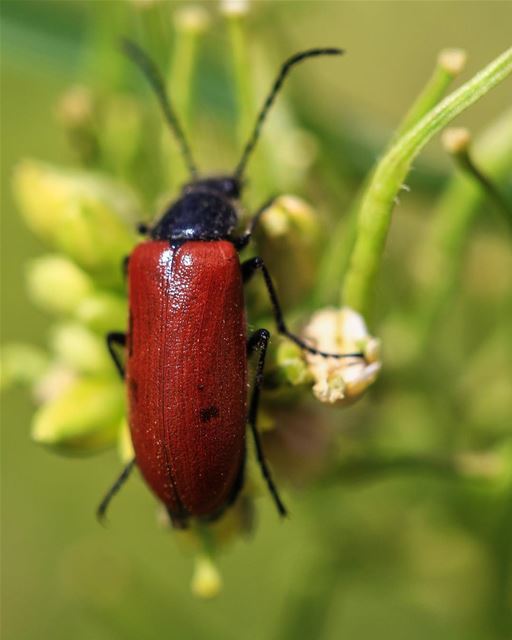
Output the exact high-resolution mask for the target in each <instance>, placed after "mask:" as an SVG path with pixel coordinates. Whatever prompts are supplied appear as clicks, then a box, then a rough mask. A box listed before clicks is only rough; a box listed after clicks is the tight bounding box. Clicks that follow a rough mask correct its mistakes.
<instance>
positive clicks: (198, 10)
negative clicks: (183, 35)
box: [174, 5, 211, 34]
mask: <svg viewBox="0 0 512 640" xmlns="http://www.w3.org/2000/svg"><path fill="white" fill-rule="evenodd" d="M210 22H211V20H210V14H209V13H208V11H207V10H206V9H205V8H204V7H202V6H201V5H188V6H187V5H185V6H183V7H180V8H178V9H177V10H176V11H175V12H174V26H175V27H176V29H177V30H178V31H187V32H189V33H194V34H200V33H203V32H204V31H206V29H208V27H209V26H210Z"/></svg>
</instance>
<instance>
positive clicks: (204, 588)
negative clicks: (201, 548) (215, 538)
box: [191, 555, 222, 600]
mask: <svg viewBox="0 0 512 640" xmlns="http://www.w3.org/2000/svg"><path fill="white" fill-rule="evenodd" d="M191 589H192V593H193V594H194V595H195V596H197V597H198V598H202V599H205V600H209V599H211V598H215V597H216V596H217V595H219V593H220V591H221V589H222V578H221V576H220V573H219V570H218V569H217V567H216V566H215V564H214V563H213V560H212V559H211V558H210V557H209V556H207V555H199V556H197V558H196V562H195V569H194V575H193V577H192V584H191Z"/></svg>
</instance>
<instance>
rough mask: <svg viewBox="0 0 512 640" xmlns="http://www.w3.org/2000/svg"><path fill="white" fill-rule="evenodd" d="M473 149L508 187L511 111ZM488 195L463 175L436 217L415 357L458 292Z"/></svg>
mask: <svg viewBox="0 0 512 640" xmlns="http://www.w3.org/2000/svg"><path fill="white" fill-rule="evenodd" d="M474 149H475V153H476V154H477V155H478V158H479V159H480V162H481V164H482V166H484V167H485V171H486V173H487V174H488V175H490V176H491V177H492V180H493V183H495V184H498V185H499V184H500V183H502V182H503V181H505V180H509V181H510V176H511V175H512V109H509V110H508V111H507V112H506V113H505V114H503V116H502V117H501V118H499V120H497V121H496V123H495V124H493V125H492V127H490V128H489V129H488V130H487V131H486V132H485V134H484V135H483V136H482V137H481V138H480V140H479V141H477V142H476V144H475V145H474ZM485 195H486V194H485V192H484V191H483V190H482V189H481V187H480V185H479V184H477V183H476V182H475V181H474V180H470V179H468V176H466V175H464V174H459V175H456V176H455V177H454V178H453V180H452V182H451V184H450V186H449V187H448V188H447V189H446V191H445V193H444V195H443V197H442V199H441V200H440V202H439V205H438V207H437V209H436V211H435V212H434V214H433V219H432V226H431V230H430V234H429V238H428V239H427V241H426V243H425V245H424V247H422V250H421V252H420V254H419V255H418V264H419V265H421V271H422V272H423V278H424V280H425V285H426V286H425V288H422V289H421V292H420V296H419V300H418V306H419V308H418V310H417V313H416V315H417V317H418V318H419V319H420V323H421V325H420V327H419V334H418V344H417V353H416V355H415V357H418V356H419V353H420V352H422V351H424V350H425V349H426V347H427V344H428V340H429V337H430V336H431V335H432V333H433V329H434V327H435V325H436V321H437V319H438V318H439V316H440V315H441V314H442V312H443V310H444V309H445V307H446V303H447V301H448V300H449V299H450V297H451V294H452V292H453V291H454V289H455V288H456V285H457V282H458V280H459V276H460V270H461V265H462V261H463V256H464V248H465V246H466V240H467V236H468V234H469V231H470V229H471V226H472V224H473V221H474V220H475V217H476V214H477V212H478V210H479V207H480V206H481V205H482V203H483V202H484V200H485Z"/></svg>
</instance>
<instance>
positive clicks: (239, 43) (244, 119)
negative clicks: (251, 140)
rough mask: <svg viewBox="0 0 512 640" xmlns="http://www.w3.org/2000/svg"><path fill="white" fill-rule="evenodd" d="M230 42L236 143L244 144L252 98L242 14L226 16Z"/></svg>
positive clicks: (245, 28) (250, 116)
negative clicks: (235, 109) (235, 107)
mask: <svg viewBox="0 0 512 640" xmlns="http://www.w3.org/2000/svg"><path fill="white" fill-rule="evenodd" d="M226 18H227V22H228V30H229V38H230V41H231V57H232V63H233V73H234V80H235V95H236V102H237V111H238V120H237V142H238V144H239V145H240V147H241V146H242V145H243V144H244V143H245V142H246V138H247V136H248V135H249V132H250V129H251V125H252V121H253V118H254V109H253V105H254V96H253V91H252V86H251V73H250V71H249V70H250V69H251V61H250V60H249V52H248V46H247V45H248V41H249V40H248V37H247V17H246V14H245V13H243V12H232V13H227V14H226Z"/></svg>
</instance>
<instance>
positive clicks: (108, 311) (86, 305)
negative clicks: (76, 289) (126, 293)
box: [75, 291, 128, 334]
mask: <svg viewBox="0 0 512 640" xmlns="http://www.w3.org/2000/svg"><path fill="white" fill-rule="evenodd" d="M75 317H76V318H77V320H79V321H80V322H83V323H84V324H86V325H87V326H88V327H89V328H90V329H92V330H93V331H96V332H98V333H100V334H106V333H108V332H109V331H112V330H116V329H119V330H121V329H123V328H124V327H125V326H126V322H127V318H128V309H127V302H126V299H125V298H122V297H121V296H118V295H115V294H113V293H107V292H105V291H96V292H94V293H92V294H91V295H89V296H86V297H84V298H83V300H81V301H80V302H79V304H78V305H77V307H76V309H75Z"/></svg>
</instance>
